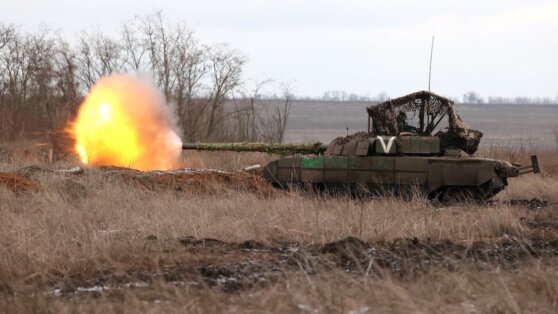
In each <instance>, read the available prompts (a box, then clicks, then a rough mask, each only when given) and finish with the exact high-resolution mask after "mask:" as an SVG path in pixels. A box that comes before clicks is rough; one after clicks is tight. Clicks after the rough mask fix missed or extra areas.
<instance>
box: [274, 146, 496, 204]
mask: <svg viewBox="0 0 558 314" xmlns="http://www.w3.org/2000/svg"><path fill="white" fill-rule="evenodd" d="M499 163H501V162H500V161H496V160H492V159H485V158H475V157H436V156H302V157H289V158H281V159H278V160H275V161H272V162H271V163H269V164H268V165H267V166H266V168H265V169H264V173H263V177H264V178H265V179H267V180H268V181H270V182H271V183H273V184H275V185H277V186H282V187H292V186H314V187H319V188H324V189H328V190H337V189H339V188H344V189H347V188H348V189H350V190H352V191H361V192H363V191H364V192H370V193H378V192H382V191H386V190H389V191H394V192H396V193H401V192H405V193H406V192H408V191H415V192H416V191H418V192H421V193H423V194H425V195H428V196H429V197H430V198H437V197H445V196H448V193H455V192H464V191H467V192H469V193H471V194H472V195H473V196H474V197H475V198H483V199H484V198H489V197H491V196H493V195H495V194H496V193H498V192H499V191H501V190H503V189H504V187H505V186H506V185H507V176H506V175H504V174H502V173H501V171H500V172H499V171H498V165H499Z"/></svg>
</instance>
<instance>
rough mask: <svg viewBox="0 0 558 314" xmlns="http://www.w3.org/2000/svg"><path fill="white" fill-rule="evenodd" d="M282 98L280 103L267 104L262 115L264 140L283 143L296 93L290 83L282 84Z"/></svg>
mask: <svg viewBox="0 0 558 314" xmlns="http://www.w3.org/2000/svg"><path fill="white" fill-rule="evenodd" d="M281 92H282V97H283V98H282V100H281V102H280V103H279V104H271V105H270V106H267V108H266V110H264V112H263V116H261V117H260V124H261V126H262V130H263V131H262V137H263V139H264V141H266V142H270V143H283V141H284V139H285V131H286V129H287V122H288V119H289V114H290V112H291V107H292V105H293V101H294V94H293V93H292V91H291V87H290V85H288V84H281Z"/></svg>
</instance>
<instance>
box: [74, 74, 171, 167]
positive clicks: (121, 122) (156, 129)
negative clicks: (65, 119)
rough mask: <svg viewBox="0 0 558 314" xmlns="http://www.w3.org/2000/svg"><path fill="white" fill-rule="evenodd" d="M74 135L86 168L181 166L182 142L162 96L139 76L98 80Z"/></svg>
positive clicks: (77, 150) (120, 76)
mask: <svg viewBox="0 0 558 314" xmlns="http://www.w3.org/2000/svg"><path fill="white" fill-rule="evenodd" d="M72 133H73V135H74V137H75V140H76V146H75V149H76V152H77V153H78V155H79V156H80V159H81V161H82V162H83V163H84V164H90V165H112V166H120V167H128V168H134V169H139V170H155V169H159V170H166V169H171V168H174V167H177V166H179V155H180V152H181V141H180V138H179V137H178V135H177V134H176V133H175V132H174V127H173V120H172V115H171V113H170V111H169V108H168V106H167V105H166V104H165V101H164V97H163V95H161V93H160V92H159V91H157V89H156V88H155V87H153V86H152V85H151V84H149V83H148V82H147V81H145V80H143V79H140V78H138V77H134V76H130V75H112V76H108V77H104V78H102V79H100V80H99V81H98V82H97V83H96V84H95V85H94V86H93V87H92V88H91V90H90V92H89V95H88V96H87V98H86V99H85V101H84V102H83V103H82V104H81V106H80V109H79V113H78V116H77V119H76V121H75V122H74V123H73V125H72Z"/></svg>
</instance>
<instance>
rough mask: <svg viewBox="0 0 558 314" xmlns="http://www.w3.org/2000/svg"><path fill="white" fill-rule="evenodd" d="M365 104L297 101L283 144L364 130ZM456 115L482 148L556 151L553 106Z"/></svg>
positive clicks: (476, 108) (470, 108)
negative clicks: (478, 135)
mask: <svg viewBox="0 0 558 314" xmlns="http://www.w3.org/2000/svg"><path fill="white" fill-rule="evenodd" d="M368 105H370V103H365V102H323V101H297V102H295V103H294V104H293V107H292V109H291V114H290V116H289V124H288V126H287V134H286V141H287V142H298V141H315V140H319V141H322V142H329V141H330V140H331V139H333V138H334V137H337V136H341V135H345V134H346V133H347V127H349V133H353V132H356V131H361V130H366V128H367V119H366V111H365V108H366V106H368ZM456 107H457V112H458V113H459V115H460V116H461V118H463V119H464V120H465V122H467V124H469V126H471V127H472V128H475V129H477V130H480V131H482V132H483V133H484V137H483V140H482V142H481V146H491V145H505V146H508V145H516V144H517V145H519V144H523V145H524V146H526V147H529V148H533V149H537V148H539V149H548V148H554V147H556V143H555V139H554V134H553V133H552V126H558V106H556V105H492V104H490V105H489V104H480V105H477V104H475V105H472V104H458V105H456Z"/></svg>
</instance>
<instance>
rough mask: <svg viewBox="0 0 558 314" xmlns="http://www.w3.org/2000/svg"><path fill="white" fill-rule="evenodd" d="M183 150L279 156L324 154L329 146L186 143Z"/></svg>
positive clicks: (317, 144) (319, 143) (309, 144)
mask: <svg viewBox="0 0 558 314" xmlns="http://www.w3.org/2000/svg"><path fill="white" fill-rule="evenodd" d="M182 149H183V150H198V151H233V152H261V153H269V154H278V155H282V156H285V155H294V154H316V155H318V154H323V153H324V152H325V151H326V149H327V144H323V143H321V142H315V143H308V144H266V143H184V144H182Z"/></svg>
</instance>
